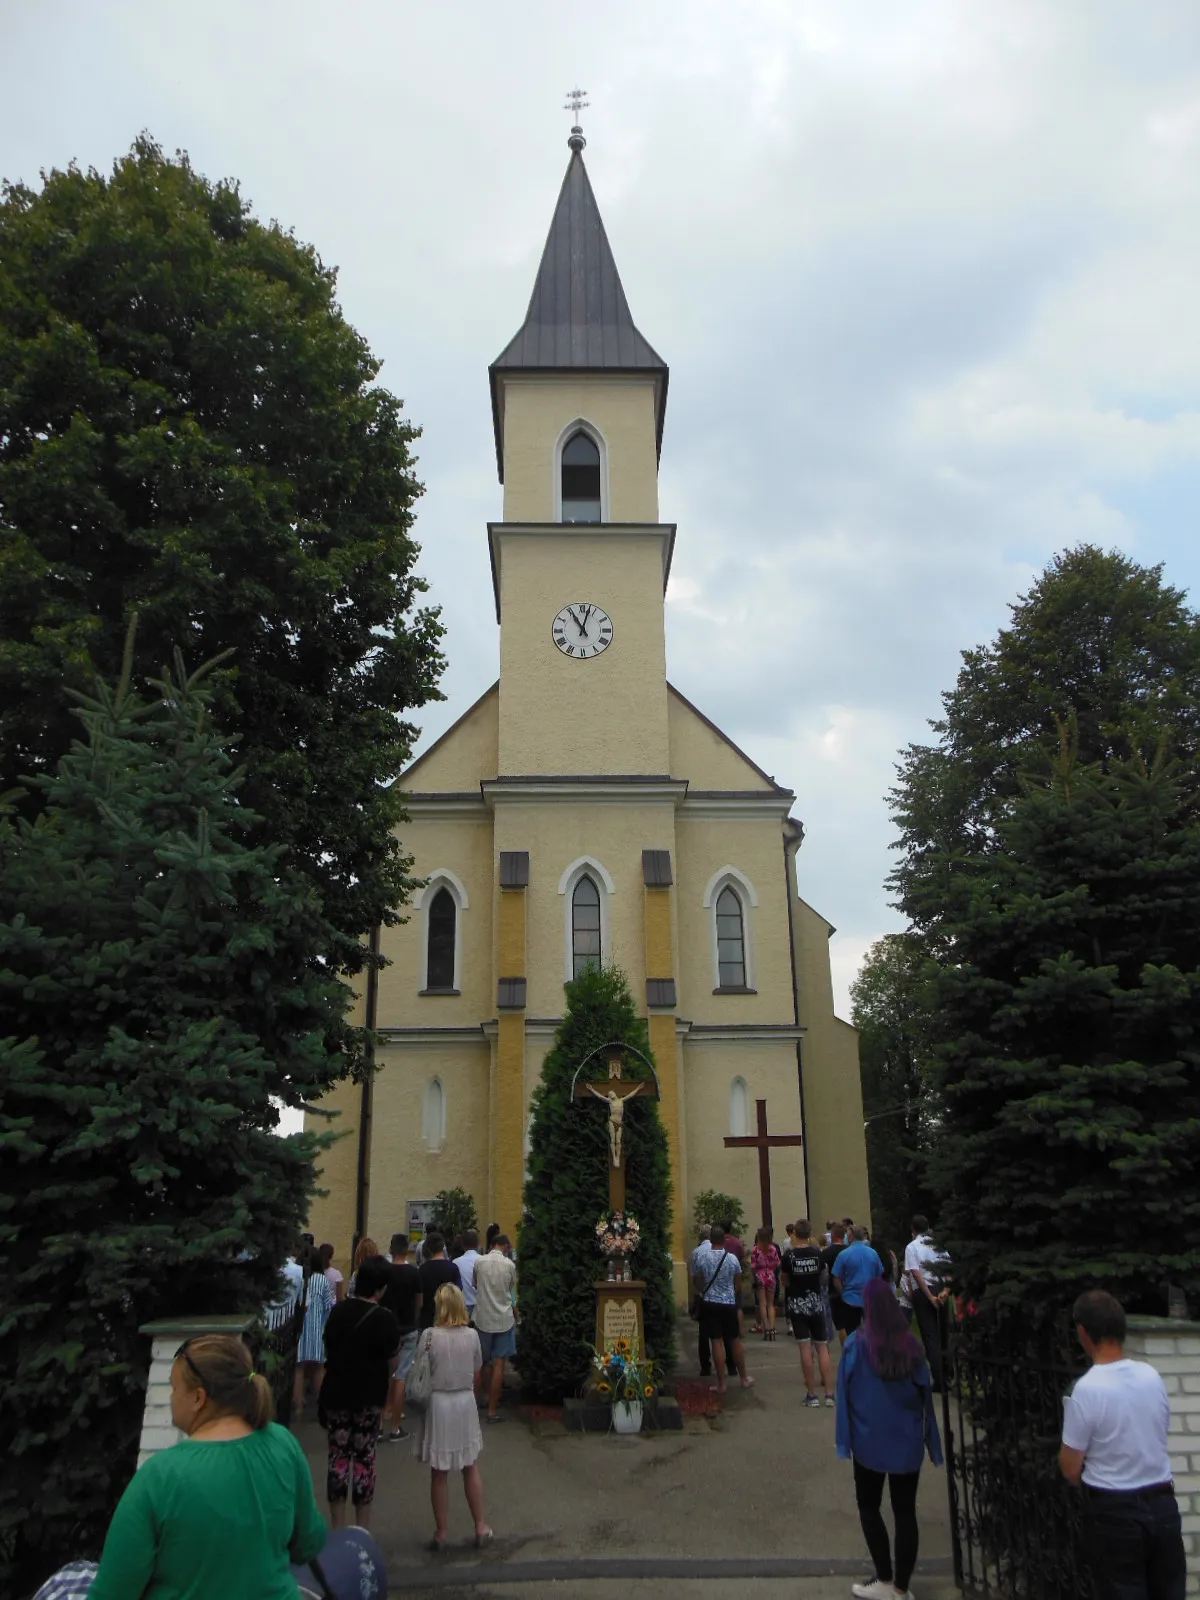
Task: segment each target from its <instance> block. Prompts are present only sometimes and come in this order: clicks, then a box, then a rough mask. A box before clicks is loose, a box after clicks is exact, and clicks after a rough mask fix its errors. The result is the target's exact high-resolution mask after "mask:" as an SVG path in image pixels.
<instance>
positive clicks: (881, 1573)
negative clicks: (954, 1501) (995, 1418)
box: [836, 1278, 942, 1600]
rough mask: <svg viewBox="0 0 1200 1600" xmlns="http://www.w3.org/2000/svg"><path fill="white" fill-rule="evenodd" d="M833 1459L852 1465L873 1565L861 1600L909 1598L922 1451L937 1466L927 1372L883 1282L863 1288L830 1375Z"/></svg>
mask: <svg viewBox="0 0 1200 1600" xmlns="http://www.w3.org/2000/svg"><path fill="white" fill-rule="evenodd" d="M836 1437H837V1453H838V1455H839V1456H841V1457H843V1459H846V1460H852V1461H853V1462H854V1494H855V1499H856V1500H857V1501H858V1518H859V1521H860V1522H861V1523H862V1531H863V1534H864V1536H865V1538H866V1541H867V1549H868V1550H869V1551H870V1552H871V1559H872V1560H873V1561H874V1563H875V1577H874V1578H873V1579H872V1580H871V1582H870V1583H856V1584H853V1585H852V1586H851V1592H852V1593H854V1594H855V1595H858V1596H859V1597H860V1600H911V1596H909V1593H908V1580H909V1578H910V1577H911V1576H912V1570H913V1567H914V1566H916V1563H917V1543H918V1533H917V1483H918V1481H919V1479H920V1476H921V1463H922V1461H923V1460H924V1458H925V1452H926V1450H928V1451H929V1459H930V1460H931V1461H932V1462H933V1464H934V1466H935V1467H940V1466H941V1464H942V1441H941V1438H940V1437H939V1435H938V1427H937V1418H936V1417H935V1416H934V1411H933V1398H932V1394H931V1390H930V1381H929V1368H928V1367H927V1366H926V1364H925V1354H924V1351H923V1350H922V1348H921V1345H920V1344H919V1343H918V1341H917V1340H916V1339H915V1338H914V1337H913V1335H912V1333H911V1332H910V1330H909V1326H908V1322H907V1320H906V1318H905V1315H904V1312H903V1311H902V1310H901V1308H900V1306H899V1304H898V1303H897V1301H896V1297H895V1294H894V1293H893V1292H892V1290H891V1288H890V1287H889V1286H888V1284H886V1283H885V1282H884V1281H883V1279H882V1278H875V1279H873V1280H872V1281H871V1282H870V1283H868V1284H867V1285H866V1287H865V1288H864V1289H863V1324H862V1327H861V1328H859V1329H858V1330H857V1332H855V1333H852V1334H851V1335H850V1337H849V1338H848V1339H847V1340H846V1344H845V1348H844V1349H843V1351H842V1359H841V1364H840V1366H839V1367H838V1376H837V1434H836ZM885 1478H886V1480H887V1484H888V1492H889V1494H890V1497H891V1502H892V1517H893V1519H894V1521H895V1524H896V1559H895V1565H894V1566H893V1564H892V1551H891V1546H890V1545H889V1543H888V1533H887V1527H886V1525H885V1524H884V1520H883V1515H882V1513H881V1511H880V1506H881V1505H882V1504H883V1484H884V1479H885Z"/></svg>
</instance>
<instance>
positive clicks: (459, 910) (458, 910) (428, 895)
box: [414, 867, 471, 994]
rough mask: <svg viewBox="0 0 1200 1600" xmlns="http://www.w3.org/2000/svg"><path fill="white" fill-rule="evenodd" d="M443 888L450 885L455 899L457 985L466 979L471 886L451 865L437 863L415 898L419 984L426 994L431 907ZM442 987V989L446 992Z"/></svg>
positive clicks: (458, 986)
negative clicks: (465, 936)
mask: <svg viewBox="0 0 1200 1600" xmlns="http://www.w3.org/2000/svg"><path fill="white" fill-rule="evenodd" d="M439 889H448V890H449V891H450V894H451V896H452V898H453V900H454V904H455V916H454V985H453V986H454V988H455V989H461V988H462V983H461V981H460V980H461V978H462V939H463V912H464V911H466V910H468V908H469V907H470V904H471V902H470V900H469V899H468V898H467V890H466V886H465V885H464V883H463V881H462V879H461V878H460V877H458V875H457V874H456V873H453V872H451V871H450V868H449V867H437V868H436V869H435V870H434V871H433V872H431V873H429V874H428V875H427V877H426V880H425V883H424V885H423V887H422V888H421V889H420V890H419V891H418V893H417V898H416V900H415V901H414V904H415V906H416V909H417V911H418V912H419V913H420V932H421V956H420V961H419V963H418V967H419V977H420V982H419V983H418V985H417V987H418V989H419V990H420V991H421V993H422V994H424V992H425V991H426V990H427V989H428V988H429V907H430V906H431V905H432V904H433V897H434V895H435V894H437V892H438V890H439ZM444 992H445V991H444V990H440V991H439V993H444Z"/></svg>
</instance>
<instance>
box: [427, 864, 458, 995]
mask: <svg viewBox="0 0 1200 1600" xmlns="http://www.w3.org/2000/svg"><path fill="white" fill-rule="evenodd" d="M457 923H458V907H457V906H456V905H455V903H454V896H453V895H452V894H451V893H450V891H449V889H445V888H442V889H439V890H438V892H437V893H436V894H435V895H434V897H433V899H432V900H431V901H430V902H429V914H428V918H427V923H426V926H427V929H428V940H429V946H428V952H427V960H426V967H425V973H426V976H425V987H426V988H427V989H453V988H454V952H455V933H456V926H457Z"/></svg>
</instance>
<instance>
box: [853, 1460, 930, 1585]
mask: <svg viewBox="0 0 1200 1600" xmlns="http://www.w3.org/2000/svg"><path fill="white" fill-rule="evenodd" d="M920 1477H921V1474H920V1471H919V1470H918V1471H917V1472H873V1471H872V1470H871V1468H870V1467H864V1466H863V1464H862V1462H861V1461H856V1462H855V1463H854V1498H855V1499H856V1500H857V1501H858V1520H859V1522H860V1523H861V1524H862V1531H863V1537H864V1538H865V1539H866V1541H867V1549H868V1550H869V1551H870V1552H871V1560H872V1561H873V1562H874V1563H875V1576H876V1577H877V1578H882V1579H883V1581H884V1582H885V1583H894V1584H895V1585H896V1587H897V1589H899V1590H901V1591H903V1590H905V1589H907V1588H908V1580H909V1579H910V1578H911V1577H912V1570H913V1568H914V1567H915V1566H916V1564H917V1538H918V1535H917V1483H918V1482H919V1480H920ZM885 1478H886V1479H887V1484H888V1493H889V1495H890V1497H891V1501H892V1520H893V1522H894V1523H895V1524H896V1570H895V1575H894V1576H893V1574H892V1550H891V1546H890V1545H889V1543H888V1532H887V1525H886V1524H885V1523H884V1520H883V1516H882V1513H881V1512H880V1509H879V1508H880V1506H881V1505H882V1504H883V1480H884V1479H885Z"/></svg>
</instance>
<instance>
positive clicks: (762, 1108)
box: [725, 1100, 804, 1228]
mask: <svg viewBox="0 0 1200 1600" xmlns="http://www.w3.org/2000/svg"><path fill="white" fill-rule="evenodd" d="M754 1104H755V1107H756V1109H757V1112H758V1132H757V1133H753V1134H746V1135H744V1136H740V1135H739V1136H730V1137H728V1138H727V1139H726V1140H725V1145H726V1148H727V1149H736V1150H746V1149H754V1150H757V1151H758V1185H759V1189H760V1191H761V1193H762V1219H763V1221H762V1225H763V1227H764V1228H770V1227H772V1226H773V1223H772V1221H771V1151H772V1150H773V1149H775V1148H776V1147H777V1146H779V1145H787V1144H803V1143H804V1139H803V1136H802V1135H801V1134H798V1133H768V1132H767V1102H766V1101H765V1100H756V1101H755V1102H754Z"/></svg>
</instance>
